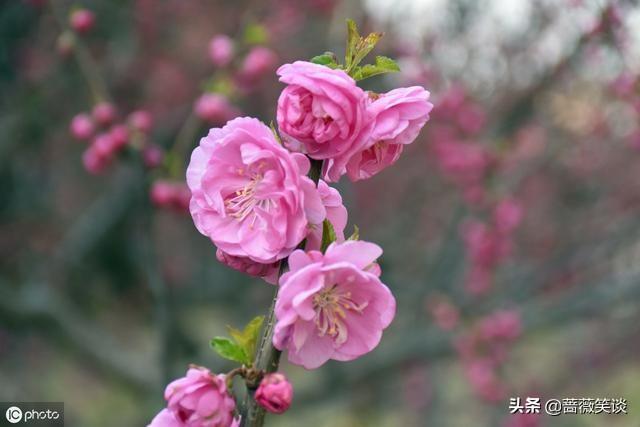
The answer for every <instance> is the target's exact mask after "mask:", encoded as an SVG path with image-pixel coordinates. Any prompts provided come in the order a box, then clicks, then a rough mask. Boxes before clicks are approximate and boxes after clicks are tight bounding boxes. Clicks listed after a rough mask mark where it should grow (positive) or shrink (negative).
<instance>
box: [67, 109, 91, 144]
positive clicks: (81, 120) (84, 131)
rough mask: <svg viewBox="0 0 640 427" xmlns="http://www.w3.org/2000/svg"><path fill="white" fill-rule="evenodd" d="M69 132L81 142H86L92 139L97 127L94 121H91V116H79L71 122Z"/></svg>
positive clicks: (81, 114) (83, 114)
mask: <svg viewBox="0 0 640 427" xmlns="http://www.w3.org/2000/svg"><path fill="white" fill-rule="evenodd" d="M69 131H70V132H71V135H72V136H73V137H74V138H75V139H77V140H79V141H85V140H87V139H89V138H91V137H92V136H93V133H94V132H95V126H94V124H93V120H91V116H89V115H88V114H86V113H80V114H77V115H76V116H75V117H74V118H73V119H72V120H71V124H70V125H69Z"/></svg>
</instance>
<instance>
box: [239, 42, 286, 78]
mask: <svg viewBox="0 0 640 427" xmlns="http://www.w3.org/2000/svg"><path fill="white" fill-rule="evenodd" d="M277 60H278V57H277V55H276V54H275V52H274V51H272V50H271V49H268V48H266V47H263V46H257V47H254V48H253V49H251V51H249V53H248V54H247V56H246V57H245V58H244V61H243V62H242V67H241V68H240V78H241V79H242V80H245V81H246V80H249V81H254V80H258V79H259V78H260V77H262V76H263V75H264V74H265V73H267V72H269V71H271V69H272V68H273V67H275V65H276V61H277Z"/></svg>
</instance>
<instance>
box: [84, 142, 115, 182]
mask: <svg viewBox="0 0 640 427" xmlns="http://www.w3.org/2000/svg"><path fill="white" fill-rule="evenodd" d="M111 160H112V159H111V158H107V157H105V156H103V155H101V154H100V153H98V152H97V151H96V149H95V147H93V146H90V147H89V148H87V149H86V150H85V151H84V153H82V165H83V166H84V168H85V170H86V171H87V172H89V173H90V174H92V175H99V174H101V173H102V172H104V170H105V169H106V168H107V167H108V166H109V164H110V163H111Z"/></svg>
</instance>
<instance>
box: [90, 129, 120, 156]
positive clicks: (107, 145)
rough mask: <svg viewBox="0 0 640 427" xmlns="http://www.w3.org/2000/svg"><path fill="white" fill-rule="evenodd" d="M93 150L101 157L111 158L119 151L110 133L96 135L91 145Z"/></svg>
mask: <svg viewBox="0 0 640 427" xmlns="http://www.w3.org/2000/svg"><path fill="white" fill-rule="evenodd" d="M91 148H92V149H93V150H94V151H95V152H96V153H97V154H98V155H99V156H101V157H104V158H110V157H113V154H114V153H115V152H116V151H117V149H118V144H117V143H116V141H115V140H114V139H113V138H112V137H111V135H110V134H109V133H101V134H98V135H96V137H95V138H94V139H93V142H92V143H91Z"/></svg>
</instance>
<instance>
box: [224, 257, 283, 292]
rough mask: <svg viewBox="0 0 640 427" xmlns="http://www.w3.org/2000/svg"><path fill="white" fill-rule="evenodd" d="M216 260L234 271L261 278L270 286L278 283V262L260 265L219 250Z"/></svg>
mask: <svg viewBox="0 0 640 427" xmlns="http://www.w3.org/2000/svg"><path fill="white" fill-rule="evenodd" d="M216 258H217V259H218V261H220V262H221V263H223V264H225V265H226V266H228V267H231V268H233V269H234V270H237V271H240V272H242V273H246V274H248V275H249V276H254V277H261V278H262V279H263V280H264V281H265V282H267V283H270V284H272V285H275V284H276V283H278V273H279V271H280V263H279V262H272V263H270V264H261V263H259V262H255V261H252V260H251V259H250V258H246V257H238V256H233V255H229V254H227V253H225V252H224V251H222V250H220V249H218V250H217V251H216Z"/></svg>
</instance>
